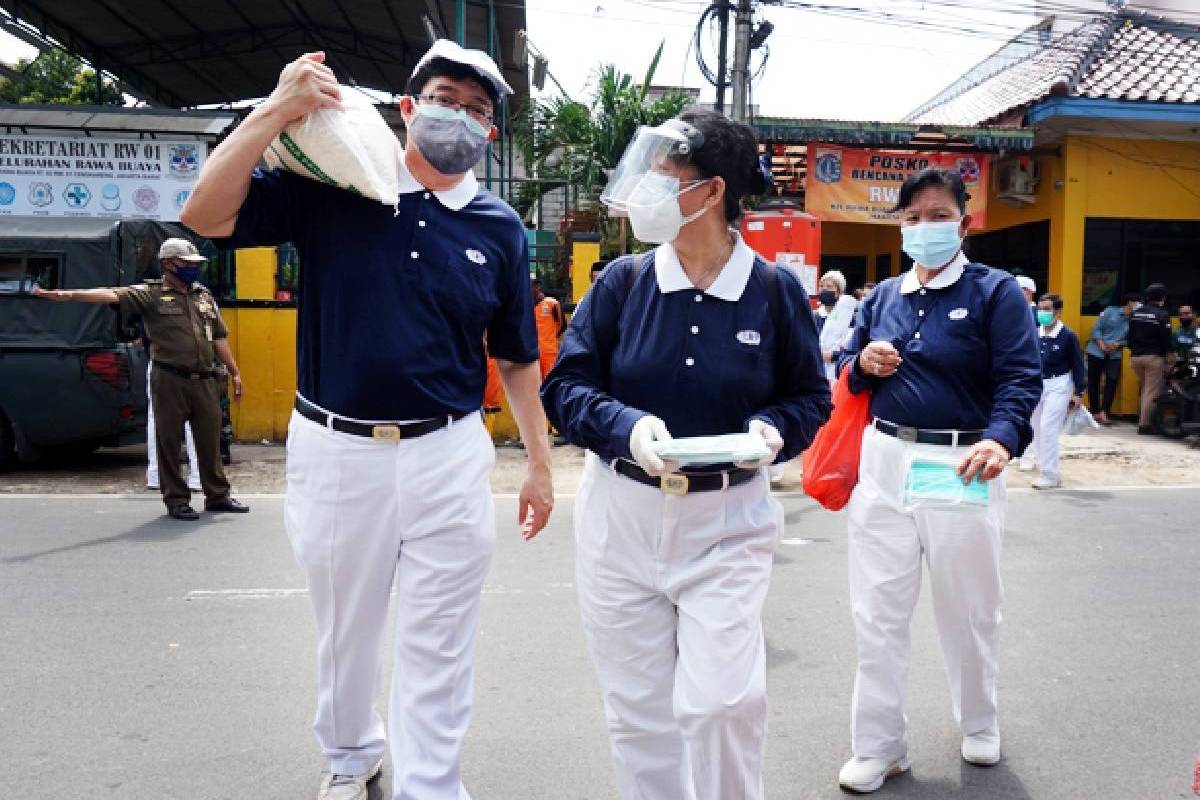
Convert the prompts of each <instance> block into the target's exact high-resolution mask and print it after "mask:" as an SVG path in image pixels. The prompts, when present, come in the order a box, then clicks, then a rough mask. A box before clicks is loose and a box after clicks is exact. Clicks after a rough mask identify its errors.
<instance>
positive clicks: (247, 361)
mask: <svg viewBox="0 0 1200 800" xmlns="http://www.w3.org/2000/svg"><path fill="white" fill-rule="evenodd" d="M221 315H222V316H223V317H224V318H225V324H226V325H227V326H228V327H229V346H230V349H232V350H233V356H234V358H236V359H237V362H238V366H239V367H240V368H241V370H242V385H243V394H242V399H241V401H240V402H231V403H230V404H229V410H230V416H231V417H232V418H233V435H234V438H236V439H238V440H240V441H256V440H259V439H271V440H275V441H282V440H283V439H284V438H285V436H286V434H287V426H288V418H289V417H290V416H291V413H292V406H293V404H294V403H295V399H296V310H295V309H294V308H226V309H222V311H221Z"/></svg>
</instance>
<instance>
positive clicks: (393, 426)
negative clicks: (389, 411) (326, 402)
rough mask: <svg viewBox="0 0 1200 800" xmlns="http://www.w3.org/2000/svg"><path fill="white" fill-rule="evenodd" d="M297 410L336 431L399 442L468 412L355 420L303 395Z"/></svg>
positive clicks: (442, 426) (457, 419) (420, 434)
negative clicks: (415, 419) (394, 419)
mask: <svg viewBox="0 0 1200 800" xmlns="http://www.w3.org/2000/svg"><path fill="white" fill-rule="evenodd" d="M296 412H297V413H298V414H300V416H302V417H306V418H307V419H311V420H312V421H313V422H315V423H317V424H319V425H324V426H326V427H327V428H333V429H334V430H335V431H340V432H342V433H349V434H352V435H354V436H365V437H366V438H368V439H378V440H380V441H383V442H398V441H400V440H401V439H415V438H417V437H418V436H424V435H425V434H427V433H433V432H434V431H437V430H441V429H442V428H444V427H446V426H447V425H449V424H450V420H452V419H453V420H454V421H455V422H458V421H459V420H460V419H462V418H463V417H465V416H466V414H457V415H447V416H444V417H437V418H436V419H429V420H425V421H424V422H409V423H400V422H374V423H372V422H354V421H352V420H348V419H346V418H344V417H339V416H338V415H337V414H327V413H325V412H324V411H322V410H321V409H319V408H317V407H316V406H314V405H313V404H312V403H310V402H308V401H307V400H305V399H304V398H303V397H297V398H296Z"/></svg>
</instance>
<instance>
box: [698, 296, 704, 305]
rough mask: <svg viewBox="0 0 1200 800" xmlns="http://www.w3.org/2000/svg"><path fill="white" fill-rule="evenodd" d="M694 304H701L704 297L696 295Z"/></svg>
mask: <svg viewBox="0 0 1200 800" xmlns="http://www.w3.org/2000/svg"><path fill="white" fill-rule="evenodd" d="M696 302H697V303H703V302H704V295H702V294H698V295H696Z"/></svg>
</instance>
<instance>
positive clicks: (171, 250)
mask: <svg viewBox="0 0 1200 800" xmlns="http://www.w3.org/2000/svg"><path fill="white" fill-rule="evenodd" d="M166 258H178V259H179V260H180V261H194V262H196V263H199V262H201V261H208V259H207V258H205V257H204V256H202V255H200V251H199V250H197V249H196V245H194V244H192V243H191V242H189V241H188V240H187V239H167V240H166V241H164V242H163V243H162V247H159V248H158V260H159V261H162V260H163V259H166Z"/></svg>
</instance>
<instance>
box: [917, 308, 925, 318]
mask: <svg viewBox="0 0 1200 800" xmlns="http://www.w3.org/2000/svg"><path fill="white" fill-rule="evenodd" d="M917 316H918V317H923V316H925V309H923V308H922V309H921V310H920V311H918V312H917Z"/></svg>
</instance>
